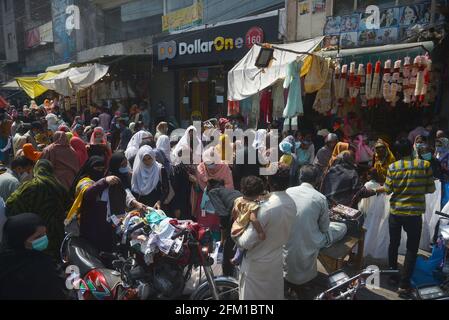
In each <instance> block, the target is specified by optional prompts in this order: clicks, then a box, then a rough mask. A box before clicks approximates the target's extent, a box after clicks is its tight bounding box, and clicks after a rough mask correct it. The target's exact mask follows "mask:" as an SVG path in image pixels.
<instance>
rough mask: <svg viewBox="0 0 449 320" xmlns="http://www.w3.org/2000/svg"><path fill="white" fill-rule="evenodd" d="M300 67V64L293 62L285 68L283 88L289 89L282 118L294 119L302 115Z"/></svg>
mask: <svg viewBox="0 0 449 320" xmlns="http://www.w3.org/2000/svg"><path fill="white" fill-rule="evenodd" d="M301 67H302V62H301V61H299V62H297V61H293V62H292V63H290V64H289V65H288V66H287V71H286V73H287V76H286V77H285V80H284V88H289V92H288V99H287V105H286V106H285V109H284V112H283V116H284V118H290V117H295V116H298V115H300V114H304V107H303V104H302V97H301V83H300V78H299V72H300V70H301Z"/></svg>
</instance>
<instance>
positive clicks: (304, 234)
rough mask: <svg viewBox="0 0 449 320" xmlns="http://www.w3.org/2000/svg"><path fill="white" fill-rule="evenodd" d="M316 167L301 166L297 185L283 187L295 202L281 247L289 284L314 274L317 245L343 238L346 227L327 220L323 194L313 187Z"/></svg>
mask: <svg viewBox="0 0 449 320" xmlns="http://www.w3.org/2000/svg"><path fill="white" fill-rule="evenodd" d="M318 174H319V172H318V169H317V168H315V167H314V166H311V165H307V166H304V167H302V168H301V171H300V181H301V185H300V186H298V187H293V188H289V189H287V194H288V195H289V196H290V197H291V198H292V199H293V200H294V202H295V204H296V210H297V211H296V217H295V221H294V222H293V227H292V232H291V234H290V239H289V240H288V242H287V244H286V246H285V248H284V258H285V261H284V276H285V280H287V282H288V283H289V284H293V286H295V285H301V284H304V283H307V282H309V281H310V280H312V279H313V278H315V277H316V276H317V273H318V272H317V258H318V253H319V251H320V249H321V248H324V247H328V246H330V245H332V244H333V243H335V242H337V241H339V240H341V239H343V237H344V236H345V234H346V231H347V228H346V225H345V224H343V223H338V222H330V220H329V207H328V203H327V199H326V197H325V196H324V195H323V194H321V193H320V192H318V191H317V190H315V188H314V185H315V184H316V182H317V179H318Z"/></svg>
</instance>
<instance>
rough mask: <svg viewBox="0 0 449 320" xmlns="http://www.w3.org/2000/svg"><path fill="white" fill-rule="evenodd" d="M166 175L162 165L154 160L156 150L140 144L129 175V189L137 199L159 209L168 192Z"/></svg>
mask: <svg viewBox="0 0 449 320" xmlns="http://www.w3.org/2000/svg"><path fill="white" fill-rule="evenodd" d="M167 177H168V176H167V173H166V170H165V168H164V166H163V165H162V164H160V163H158V162H157V161H156V150H153V149H152V148H151V147H150V146H148V145H144V146H142V147H141V148H140V149H139V151H138V152H137V156H136V159H135V161H134V166H133V174H132V177H131V191H132V193H133V195H134V197H135V198H136V199H137V201H139V202H140V203H143V204H145V205H147V206H150V207H153V208H155V209H160V208H161V204H162V203H163V202H164V200H165V198H166V197H167V195H168V192H169V185H168V178H167Z"/></svg>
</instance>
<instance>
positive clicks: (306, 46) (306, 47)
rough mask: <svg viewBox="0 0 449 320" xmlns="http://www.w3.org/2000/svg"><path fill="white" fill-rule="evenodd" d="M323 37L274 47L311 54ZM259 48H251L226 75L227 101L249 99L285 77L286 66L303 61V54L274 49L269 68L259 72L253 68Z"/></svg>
mask: <svg viewBox="0 0 449 320" xmlns="http://www.w3.org/2000/svg"><path fill="white" fill-rule="evenodd" d="M323 38H324V37H322V36H320V37H316V38H314V39H309V40H305V41H301V42H296V43H289V44H279V45H276V47H279V48H282V49H288V50H293V51H297V52H313V51H314V50H315V49H316V48H317V47H318V46H319V45H320V43H321V41H322V40H323ZM260 49H261V47H260V46H257V45H255V46H253V47H252V48H251V50H250V51H249V52H248V53H247V54H246V55H245V56H244V57H243V58H242V59H241V60H240V61H239V62H238V63H237V64H236V65H235V66H234V68H232V69H231V71H229V73H228V100H231V101H239V100H243V99H246V98H249V97H251V96H252V95H254V94H256V93H258V92H260V91H261V90H263V89H265V88H267V87H269V86H270V85H272V84H273V83H275V82H276V81H277V80H279V79H283V78H285V76H286V66H287V65H288V64H289V63H291V62H293V61H295V59H301V60H303V59H304V58H305V57H306V55H305V54H297V53H292V52H287V51H283V50H279V49H274V59H273V61H272V63H271V65H270V67H268V68H266V69H264V70H263V72H261V70H260V69H259V68H257V67H256V66H255V63H256V60H257V56H258V55H259V52H260Z"/></svg>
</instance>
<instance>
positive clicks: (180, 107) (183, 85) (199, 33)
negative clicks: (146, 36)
mask: <svg viewBox="0 0 449 320" xmlns="http://www.w3.org/2000/svg"><path fill="white" fill-rule="evenodd" d="M278 31H279V15H278V12H277V11H276V12H271V13H267V14H263V15H259V16H255V17H249V18H244V19H239V20H235V21H229V22H226V23H222V24H218V25H216V26H213V27H207V28H205V27H199V28H197V29H196V30H193V31H190V32H184V33H178V34H172V35H170V36H165V37H160V38H155V39H153V43H154V44H155V50H157V52H155V54H154V55H153V62H154V69H153V78H152V85H151V87H152V88H155V90H152V92H151V100H152V105H155V104H157V103H160V102H162V103H164V105H165V106H166V107H167V111H168V113H169V114H170V115H173V116H174V117H175V118H176V119H177V120H178V121H179V122H180V124H181V125H182V126H186V125H187V123H188V122H190V121H191V119H192V118H201V119H203V120H206V119H209V118H214V117H218V116H225V115H226V113H227V73H228V71H229V70H230V69H231V68H232V67H233V66H234V65H235V63H236V62H237V61H239V60H240V59H241V58H242V57H243V56H244V55H245V54H246V53H247V52H248V51H249V50H250V49H251V47H252V46H253V45H254V43H263V42H270V43H278V42H280V40H279V32H278ZM164 80H165V81H164ZM163 81H164V82H163ZM162 83H163V85H162ZM156 89H157V90H156Z"/></svg>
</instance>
